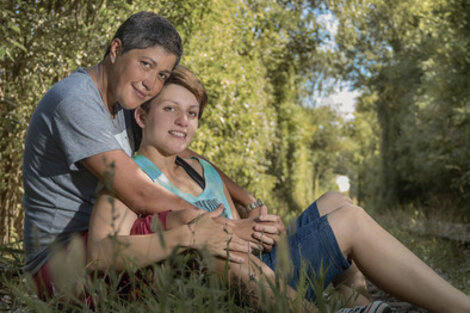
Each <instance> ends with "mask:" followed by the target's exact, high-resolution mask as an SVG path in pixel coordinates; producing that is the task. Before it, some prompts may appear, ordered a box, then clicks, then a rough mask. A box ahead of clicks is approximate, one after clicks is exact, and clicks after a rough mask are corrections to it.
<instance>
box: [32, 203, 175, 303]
mask: <svg viewBox="0 0 470 313" xmlns="http://www.w3.org/2000/svg"><path fill="white" fill-rule="evenodd" d="M169 212H171V211H164V212H161V213H158V219H159V220H160V222H161V223H162V226H163V229H164V230H167V227H166V219H167V216H168V213H169ZM152 218H153V214H150V215H145V216H142V217H141V218H138V219H137V220H136V221H135V222H134V224H133V225H132V228H131V231H130V235H146V234H151V233H152V231H151V225H152ZM81 237H82V240H83V244H84V247H85V253H84V255H85V260H84V261H85V263H86V260H87V251H88V249H87V243H88V232H83V233H82V234H81ZM65 249H67V246H66V247H65ZM50 266H51V264H50V261H47V262H46V264H44V265H43V266H42V267H41V269H40V270H39V271H38V272H37V273H36V274H35V275H34V276H33V279H34V282H35V284H36V287H37V291H38V296H39V298H40V299H42V300H47V299H50V298H51V297H53V296H54V289H53V282H54V277H53V275H52V271H51V269H50ZM90 299H91V297H88V296H86V295H85V297H84V299H83V300H84V301H85V302H86V303H90Z"/></svg>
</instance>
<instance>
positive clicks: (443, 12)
mask: <svg viewBox="0 0 470 313" xmlns="http://www.w3.org/2000/svg"><path fill="white" fill-rule="evenodd" d="M328 3H329V5H330V8H331V9H332V10H333V12H334V13H335V14H336V16H337V18H338V21H339V27H338V35H337V38H336V39H337V44H338V51H337V52H338V53H339V54H340V55H341V58H339V59H338V61H337V64H338V68H340V69H341V71H342V74H343V75H344V76H343V77H345V78H346V79H350V80H352V81H353V82H354V84H355V86H356V87H357V88H360V89H361V90H362V91H363V92H364V95H367V97H368V99H369V100H368V101H369V103H368V104H367V105H365V106H364V107H363V108H362V112H363V113H365V114H371V113H372V114H375V116H376V117H377V121H378V123H379V126H380V128H379V129H380V162H376V161H374V164H376V166H375V168H374V169H373V170H372V171H373V172H375V173H377V174H378V175H376V177H377V179H376V180H375V185H377V186H379V188H377V190H376V192H375V198H376V200H378V201H377V202H382V205H383V206H394V205H397V204H399V203H409V202H414V203H421V204H424V205H425V206H435V207H453V208H455V209H457V210H459V211H460V212H461V214H462V216H469V213H470V206H469V204H468V203H469V201H468V200H469V195H470V185H469V177H470V163H469V162H468V157H469V155H470V150H469V145H468V138H469V135H470V115H469V113H470V111H469V101H470V91H469V90H470V89H469V88H468V87H469V86H470V85H469V83H470V80H469V76H468V72H469V66H470V53H469V51H470V50H469V49H468V48H469V45H470V39H469V38H470V37H469V34H470V28H469V14H470V5H469V4H468V1H461V0H439V1H430V0H429V1H422V0H420V1H392V2H390V1H384V0H368V1H365V0H364V1H354V2H351V1H341V0H338V1H328ZM367 112H369V113H367ZM372 127H373V128H375V126H374V125H372ZM376 129H377V128H376ZM379 129H377V130H379ZM371 143H372V142H371ZM367 145H369V143H367V144H366V145H365V146H364V148H366V146H367ZM370 153H371V154H369V155H370V158H371V160H372V159H375V158H376V157H373V155H374V154H375V153H376V150H375V149H371V150H370ZM377 165H378V167H377ZM369 182H370V181H369V180H367V179H366V180H364V181H363V183H361V185H366V184H368V183H369ZM362 192H363V193H365V192H367V193H369V196H368V197H372V198H373V197H374V195H373V194H371V192H373V190H369V191H365V190H363V191H362Z"/></svg>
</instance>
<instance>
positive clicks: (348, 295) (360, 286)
mask: <svg viewBox="0 0 470 313" xmlns="http://www.w3.org/2000/svg"><path fill="white" fill-rule="evenodd" d="M352 204H353V201H352V200H351V198H349V197H348V196H346V195H344V194H342V193H339V192H335V191H330V192H327V193H324V194H323V195H322V196H321V197H320V198H318V200H317V207H318V212H319V213H320V216H323V215H327V214H330V213H331V212H334V211H336V210H337V209H339V208H341V207H344V206H346V205H352ZM333 286H335V288H336V289H337V290H338V291H339V292H340V293H341V294H342V296H343V298H344V300H345V301H348V303H346V305H347V306H356V305H366V304H368V303H369V302H370V297H369V291H368V290H367V283H366V278H365V276H364V274H362V272H361V271H360V270H359V269H358V268H357V266H356V264H354V262H352V265H351V267H350V268H348V269H347V270H346V271H344V272H343V273H341V275H339V276H338V277H336V278H335V280H333Z"/></svg>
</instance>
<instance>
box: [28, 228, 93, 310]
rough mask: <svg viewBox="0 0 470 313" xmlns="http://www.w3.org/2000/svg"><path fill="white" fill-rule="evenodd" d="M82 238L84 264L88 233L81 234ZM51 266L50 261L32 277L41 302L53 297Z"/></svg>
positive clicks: (86, 300) (85, 299)
mask: <svg viewBox="0 0 470 313" xmlns="http://www.w3.org/2000/svg"><path fill="white" fill-rule="evenodd" d="M80 236H81V237H82V241H83V246H84V248H85V253H84V254H83V255H84V257H85V259H84V262H85V264H86V260H87V251H88V249H87V244H88V232H87V231H86V232H83V233H81V234H80ZM64 249H68V245H67V246H65V247H64ZM50 267H51V264H50V260H49V261H47V262H46V264H44V265H43V266H42V267H41V269H40V270H39V271H38V272H37V273H36V275H34V276H33V279H34V282H35V284H36V288H37V292H38V296H39V298H40V299H42V300H47V299H50V298H51V297H52V296H54V288H53V285H54V283H53V282H54V276H53V274H52V271H51V268H50ZM87 298H88V297H87V296H84V299H83V300H84V301H85V302H86V303H89V299H87Z"/></svg>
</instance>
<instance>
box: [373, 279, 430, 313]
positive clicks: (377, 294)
mask: <svg viewBox="0 0 470 313" xmlns="http://www.w3.org/2000/svg"><path fill="white" fill-rule="evenodd" d="M368 287H369V293H370V296H371V298H372V299H374V300H381V301H384V302H386V303H388V305H390V306H391V307H392V308H393V310H394V312H395V313H424V312H428V311H426V310H424V309H421V308H418V307H416V306H414V305H412V304H410V303H408V302H404V301H400V300H398V299H397V298H394V297H392V296H391V295H389V294H388V293H386V292H384V291H382V290H380V289H378V288H377V287H376V286H374V285H373V284H372V283H370V282H369V283H368Z"/></svg>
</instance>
